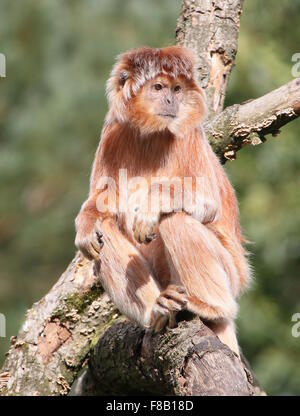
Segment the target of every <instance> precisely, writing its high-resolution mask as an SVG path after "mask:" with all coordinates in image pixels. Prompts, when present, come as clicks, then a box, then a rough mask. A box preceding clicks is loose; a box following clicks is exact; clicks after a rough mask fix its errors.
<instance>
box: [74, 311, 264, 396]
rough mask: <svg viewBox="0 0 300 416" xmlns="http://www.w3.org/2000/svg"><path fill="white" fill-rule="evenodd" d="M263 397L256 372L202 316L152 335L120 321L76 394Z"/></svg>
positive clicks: (94, 356) (100, 345)
mask: <svg viewBox="0 0 300 416" xmlns="http://www.w3.org/2000/svg"><path fill="white" fill-rule="evenodd" d="M132 394H133V395H140V394H142V395H149V394H150V395H151V394H152V395H153V394H157V395H176V396H212V395H213V396H215V395H216V396H231V395H232V396H249V395H262V394H264V392H263V391H262V390H261V389H260V387H259V386H258V385H257V383H256V381H255V379H254V378H253V375H252V373H251V372H250V370H249V369H248V367H247V364H246V363H243V362H242V361H241V360H240V359H239V358H238V357H237V356H236V355H235V354H234V353H233V352H232V351H231V350H230V349H229V348H228V347H227V346H226V345H224V344H222V343H221V341H220V340H219V339H218V338H217V337H216V336H215V335H214V333H213V332H212V331H211V330H210V329H209V328H208V327H207V326H205V325H204V324H203V323H202V322H201V321H200V319H199V318H194V319H193V320H191V321H182V322H180V323H179V325H178V327H177V328H175V329H172V330H170V329H167V330H166V332H165V333H164V334H156V335H153V334H152V332H151V331H150V332H149V331H145V330H143V329H141V328H139V327H138V326H136V325H133V324H130V323H124V322H121V323H118V324H117V323H116V324H114V325H113V326H112V327H110V328H109V329H108V330H107V332H106V333H105V334H104V335H103V336H102V337H101V339H100V340H99V342H98V344H97V347H96V348H95V349H94V351H93V352H92V354H91V357H90V360H89V368H88V370H86V371H85V372H84V373H83V374H82V375H81V377H80V378H79V379H78V381H77V382H76V383H75V385H74V387H73V388H72V391H71V395H80V396H81V395H85V396H90V395H92V396H93V395H132Z"/></svg>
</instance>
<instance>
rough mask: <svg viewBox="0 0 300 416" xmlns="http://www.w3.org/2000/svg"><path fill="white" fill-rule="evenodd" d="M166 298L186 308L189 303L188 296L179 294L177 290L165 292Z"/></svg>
mask: <svg viewBox="0 0 300 416" xmlns="http://www.w3.org/2000/svg"><path fill="white" fill-rule="evenodd" d="M164 297H166V298H168V299H173V300H174V301H175V302H177V303H179V304H180V305H182V306H185V305H186V304H187V303H188V299H187V297H186V295H184V294H182V293H178V292H176V291H175V290H171V289H167V290H166V291H165V292H164Z"/></svg>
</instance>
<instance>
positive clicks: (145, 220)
mask: <svg viewBox="0 0 300 416" xmlns="http://www.w3.org/2000/svg"><path fill="white" fill-rule="evenodd" d="M159 217H160V215H159V213H144V212H140V211H139V210H137V212H136V214H135V217H134V220H133V226H132V231H133V235H134V238H135V239H136V241H137V242H138V243H150V242H151V241H152V240H154V239H155V238H156V233H155V227H156V226H157V225H158V222H159Z"/></svg>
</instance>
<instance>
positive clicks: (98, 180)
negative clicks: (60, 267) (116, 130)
mask: <svg viewBox="0 0 300 416" xmlns="http://www.w3.org/2000/svg"><path fill="white" fill-rule="evenodd" d="M107 134H108V129H106V128H104V129H103V133H102V136H101V140H100V144H99V146H98V149H97V152H96V156H95V160H94V163H93V168H92V173H91V179H90V192H89V197H88V199H87V200H86V201H85V202H84V203H83V205H82V207H81V209H80V212H79V214H78V215H77V217H76V220H75V227H76V238H75V245H76V247H77V248H78V249H79V250H80V251H81V252H82V254H83V255H84V256H85V257H87V258H88V259H90V260H93V259H97V258H98V257H99V253H100V250H101V248H102V246H103V241H102V237H103V235H102V231H101V221H102V220H103V219H104V218H107V217H108V216H111V215H113V214H112V213H110V212H109V211H108V210H107V209H106V210H101V203H103V201H104V200H105V198H106V197H107V188H108V186H107V182H105V181H104V182H103V179H106V178H107V177H108V176H107V172H106V169H105V163H104V161H103V157H102V143H103V141H104V140H105V139H106V137H107ZM108 208H109V207H108Z"/></svg>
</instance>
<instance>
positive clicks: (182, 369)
mask: <svg viewBox="0 0 300 416" xmlns="http://www.w3.org/2000/svg"><path fill="white" fill-rule="evenodd" d="M241 7H242V1H241V0H227V1H226V2H225V1H221V0H184V1H183V7H182V13H181V16H180V18H179V20H178V27H177V32H176V39H177V43H179V44H183V45H187V46H189V47H191V48H193V49H194V50H195V51H196V53H197V54H198V56H199V58H200V65H199V79H200V82H201V84H202V86H203V87H204V88H205V89H206V91H207V97H208V106H209V109H210V111H209V114H210V118H209V120H208V121H207V123H206V126H205V128H206V131H207V132H208V135H209V138H210V141H211V144H212V146H213V148H214V150H215V151H216V153H217V154H218V155H219V156H220V158H221V159H222V160H223V161H225V160H227V159H232V158H233V156H234V155H235V153H236V151H237V150H239V148H240V147H241V146H242V145H244V144H246V143H252V144H256V143H257V142H258V140H259V141H263V137H264V136H265V135H266V134H268V133H276V132H277V131H278V128H279V127H281V126H282V125H284V124H286V123H287V122H289V121H291V120H293V119H294V118H296V117H297V116H298V115H299V92H298V91H297V87H299V79H298V80H295V81H292V82H291V83H290V84H287V85H286V86H284V87H282V88H280V89H278V90H276V91H273V92H272V93H270V94H267V95H266V96H264V97H261V98H259V99H257V100H254V101H251V102H247V103H243V104H241V105H235V106H232V107H229V108H228V109H226V110H225V111H223V112H222V113H220V112H221V110H222V108H223V102H224V95H225V91H226V85H227V82H228V77H229V74H230V71H231V68H232V65H233V62H234V58H235V55H236V52H237V38H238V30H239V18H240V14H241ZM298 90H299V88H298ZM123 321H124V318H123V317H120V314H119V312H118V311H117V310H116V308H115V307H114V306H113V305H112V303H111V302H110V300H109V299H108V296H107V295H106V294H105V293H104V292H103V290H102V288H101V286H100V285H99V280H98V277H97V273H96V272H95V270H94V266H93V263H92V262H89V261H88V260H86V259H84V258H83V257H82V256H81V254H77V255H76V256H75V258H74V260H73V261H72V263H71V264H70V266H69V267H68V269H67V270H66V272H65V273H64V274H63V275H62V276H61V278H60V279H59V280H58V282H57V283H56V285H55V286H54V287H53V288H52V290H51V291H50V292H49V293H48V294H47V295H46V296H45V297H44V298H43V299H42V300H40V301H39V302H37V303H35V304H34V305H33V307H32V309H30V310H29V311H28V312H27V315H26V319H25V322H24V324H23V326H22V328H21V330H20V332H19V335H18V337H17V338H16V337H15V338H14V339H12V340H11V341H12V342H11V348H10V350H9V352H8V353H7V357H6V360H5V363H4V366H3V368H2V370H1V374H0V393H1V394H2V395H65V394H67V393H68V392H69V391H70V389H71V386H72V384H73V382H74V380H75V379H76V378H77V377H78V375H79V373H80V371H81V370H82V369H83V368H86V366H85V364H86V363H87V359H88V358H89V356H90V359H89V369H88V370H85V372H84V374H83V375H81V377H80V378H79V379H78V381H77V382H76V385H75V386H74V387H73V389H72V392H71V393H72V394H104V393H106V394H107V393H109V394H115V393H121V394H129V393H139V394H140V393H152V394H154V393H159V394H177V395H191V394H197V395H209V394H220V395H221V394H224V395H225V394H226V395H228V394H232V395H241V394H243V395H251V394H261V393H262V390H260V389H259V387H257V386H256V383H255V380H254V379H253V376H252V374H251V370H250V369H249V368H248V365H247V364H246V363H243V364H242V363H241V362H240V360H239V359H238V358H237V357H236V356H235V355H234V353H233V352H231V351H230V350H229V349H228V348H227V347H226V346H224V345H223V344H222V343H221V342H220V341H219V340H218V338H217V337H216V336H215V335H214V334H213V333H212V332H211V331H210V330H209V329H208V328H207V327H206V326H205V325H204V324H203V323H201V321H200V320H199V319H194V320H192V321H188V322H181V323H180V324H179V326H178V328H175V329H172V330H167V331H166V332H164V333H162V334H159V335H155V336H154V335H153V334H152V333H151V332H145V331H144V330H143V329H140V328H137V326H136V325H134V324H132V323H124V322H123Z"/></svg>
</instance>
